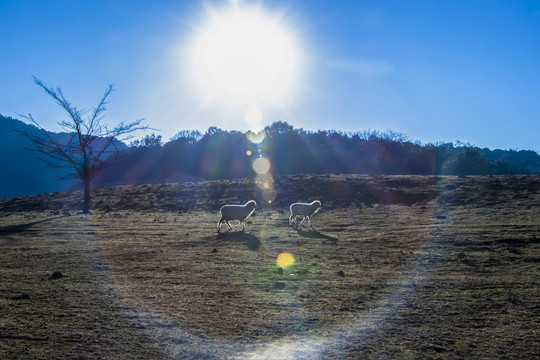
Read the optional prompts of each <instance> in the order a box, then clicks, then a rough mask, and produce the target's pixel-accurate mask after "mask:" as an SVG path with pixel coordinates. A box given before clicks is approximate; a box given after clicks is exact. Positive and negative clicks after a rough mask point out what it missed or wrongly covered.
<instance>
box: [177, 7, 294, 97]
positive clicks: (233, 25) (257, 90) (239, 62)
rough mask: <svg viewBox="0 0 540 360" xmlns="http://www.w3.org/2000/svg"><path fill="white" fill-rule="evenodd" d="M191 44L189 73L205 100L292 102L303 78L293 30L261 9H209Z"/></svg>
mask: <svg viewBox="0 0 540 360" xmlns="http://www.w3.org/2000/svg"><path fill="white" fill-rule="evenodd" d="M206 18H207V19H206V21H204V22H203V24H202V25H201V26H200V27H198V29H197V30H198V31H196V32H195V34H194V37H193V39H192V41H191V45H190V47H189V51H188V54H189V63H188V64H189V74H190V77H191V82H192V83H193V84H194V85H196V88H197V91H198V92H199V94H200V95H201V96H202V97H204V98H205V100H218V101H223V102H225V103H227V104H233V105H234V104H240V105H244V104H246V105H247V106H250V105H256V106H260V105H261V104H274V105H283V104H285V103H287V102H289V101H290V100H291V99H292V97H293V94H294V92H295V90H296V85H297V83H298V80H299V76H300V68H301V67H300V50H299V45H298V40H297V38H296V36H295V32H294V31H292V30H291V29H290V28H289V27H287V25H286V24H285V21H284V19H283V16H282V15H274V16H271V15H270V14H267V13H265V12H264V11H263V10H262V9H261V8H260V7H256V8H242V7H240V6H239V5H235V6H233V7H231V8H230V9H228V10H226V11H217V10H215V9H209V10H208V11H207V12H206Z"/></svg>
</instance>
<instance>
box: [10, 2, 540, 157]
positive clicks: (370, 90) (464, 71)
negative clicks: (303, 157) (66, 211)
mask: <svg viewBox="0 0 540 360" xmlns="http://www.w3.org/2000/svg"><path fill="white" fill-rule="evenodd" d="M0 10H1V11H0V14H1V15H0V16H1V18H2V21H1V22H0V23H1V25H0V29H2V31H0V33H1V34H3V35H0V39H2V44H3V45H4V50H5V53H6V54H7V56H4V57H3V58H2V60H0V67H2V69H4V70H5V76H4V78H5V79H4V81H3V86H2V89H1V90H0V113H1V114H3V115H4V116H8V117H12V118H14V119H18V120H21V121H23V122H25V123H27V122H26V121H24V120H23V119H21V117H20V115H19V114H28V113H31V114H32V115H33V116H34V117H35V119H36V120H37V121H38V122H39V123H40V124H41V125H42V126H43V127H45V128H46V129H47V130H49V131H53V132H58V131H59V128H58V126H57V125H56V123H57V122H59V121H61V120H63V119H64V117H63V114H62V111H61V109H60V108H58V106H57V105H56V104H55V103H54V101H52V99H50V98H49V97H48V96H47V95H46V94H45V93H44V92H43V91H42V89H40V88H38V87H37V86H36V85H35V84H34V83H33V81H32V76H36V77H37V78H39V79H40V80H42V81H43V82H44V83H45V84H47V85H49V86H53V87H60V88H62V90H63V91H64V93H65V95H66V97H67V98H68V99H69V100H70V101H71V102H72V103H73V104H74V105H76V106H79V107H86V108H88V109H91V108H92V107H93V106H95V105H96V102H97V101H98V100H99V99H100V96H101V95H102V94H103V91H104V90H105V88H106V86H107V84H108V83H112V84H115V88H116V91H115V93H114V94H113V95H112V96H111V98H110V99H109V100H110V104H108V110H107V112H106V113H105V121H106V122H111V123H113V124H114V123H116V122H118V121H133V120H136V119H140V118H144V119H145V124H146V125H148V126H150V127H152V128H155V129H159V130H161V131H157V132H156V131H155V130H154V131H152V130H150V131H147V132H145V133H137V134H136V135H135V138H134V139H139V138H141V137H142V136H144V135H149V134H151V133H152V132H155V133H156V135H161V136H162V138H163V140H164V142H166V141H168V140H169V139H170V138H171V137H172V136H174V135H175V134H176V133H178V132H179V131H181V130H199V131H201V133H204V132H205V131H206V129H207V128H209V127H211V126H216V127H218V128H221V129H223V130H226V131H234V130H235V131H241V132H246V131H248V130H254V131H256V130H257V129H258V128H261V127H264V126H267V125H270V124H272V123H274V122H277V121H283V122H287V123H289V124H290V125H292V126H294V128H295V129H300V128H301V129H304V130H306V131H315V132H316V131H318V130H323V131H324V130H326V131H328V130H330V131H331V130H335V131H342V132H345V133H347V132H355V131H363V130H370V129H372V130H376V131H383V132H384V131H387V130H391V131H395V132H397V133H401V134H403V135H405V136H406V137H407V138H409V139H410V141H412V142H414V141H419V142H420V143H421V144H429V143H438V142H442V143H448V142H451V143H454V144H456V143H463V144H471V145H473V146H477V147H480V148H490V149H512V150H533V151H536V152H537V153H538V152H540V147H539V145H538V144H539V142H538V140H537V136H536V134H537V133H539V132H540V121H538V115H537V114H538V113H540V102H538V101H537V99H538V97H539V96H538V95H540V86H539V84H540V61H539V60H540V46H538V45H540V40H539V39H540V36H539V35H540V21H538V20H540V4H538V3H534V2H532V1H520V2H514V1H501V2H497V3H492V2H486V1H473V2H462V1H458V2H456V1H441V2H436V3H434V2H429V1H420V2H415V3H414V4H399V3H382V4H381V3H378V2H374V1H363V2H355V3H352V4H351V3H337V4H330V3H326V2H315V3H314V2H311V1H301V0H297V1H289V2H283V1H258V2H252V1H204V2H203V1H201V2H188V1H182V2H175V1H164V2H160V3H159V4H143V3H139V2H126V1H117V2H114V3H112V2H106V1H98V2H77V3H73V2H68V1H53V2H47V3H36V2H16V1H4V2H2V3H1V4H0ZM229 13H233V14H235V15H234V16H236V17H235V19H239V20H240V21H245V23H246V25H245V26H244V27H239V28H229V27H227V26H228V25H227V24H228V22H229V23H230V22H231V21H230V17H228V16H229V15H228V14H229ZM126 14H129V15H126ZM238 16H240V17H238ZM216 19H217V20H216ZM253 19H255V20H256V21H255V22H253ZM250 22H253V23H250ZM216 24H218V25H219V26H221V27H219V30H220V31H221V32H222V33H225V34H230V36H229V38H231V37H240V38H241V40H242V41H243V42H245V43H249V44H250V46H251V48H255V49H257V53H262V54H264V58H262V59H257V58H255V61H261V63H260V64H255V65H260V66H259V67H257V66H254V67H253V68H250V64H251V63H250V62H245V63H242V62H240V63H239V62H238V59H243V58H246V57H250V56H255V55H256V54H252V53H250V52H246V48H245V47H241V46H240V47H239V46H238V43H231V44H227V47H226V50H227V51H225V53H229V51H228V50H230V49H234V51H233V55H238V57H237V58H233V60H231V61H233V62H235V64H234V67H232V68H231V67H229V68H228V70H229V72H231V69H232V74H227V73H224V72H221V73H220V72H214V73H211V75H212V77H210V78H205V77H206V75H208V69H209V68H210V69H216V68H218V69H219V68H220V66H222V65H223V64H222V63H219V62H211V61H210V62H209V60H208V58H206V59H205V58H201V57H200V56H202V55H200V54H203V55H204V54H207V53H210V54H221V53H223V52H218V53H215V52H212V51H216V50H215V46H216V45H215V44H213V43H212V42H210V45H208V46H214V48H204V47H201V46H200V44H201V43H202V41H201V40H200V39H201V36H202V35H205V34H206V35H208V34H210V35H208V36H209V37H210V38H212V37H215V35H214V34H211V33H208V31H209V29H212V27H215V26H217V25H216ZM224 24H225V25H224ZM261 24H262V25H264V24H268V26H270V29H271V31H269V30H268V28H264V27H262V25H261ZM248 26H251V27H253V29H254V31H253V34H254V35H253V36H255V37H244V36H245V35H244V34H246V33H250V31H249V29H251V28H250V27H248ZM259 26H261V27H259ZM246 29H247V30H246ZM269 33H272V34H274V33H279V34H280V37H279V38H273V37H270V35H268V34H269ZM208 36H207V37H206V38H205V37H202V38H203V39H208V38H209V37H208ZM256 36H259V37H256ZM227 39H228V38H224V39H221V42H223V41H228V40H227ZM274 43H275V44H277V45H276V46H275V47H269V46H261V45H260V44H274ZM284 43H286V44H287V49H288V50H287V51H286V54H289V55H290V54H291V53H294V56H291V57H290V58H288V57H281V58H276V59H275V60H272V56H275V55H276V53H277V52H279V49H281V48H282V47H283V46H282V44H284ZM194 44H195V45H194ZM207 44H208V42H207ZM194 49H197V50H194ZM218 50H220V49H219V48H218ZM221 50H223V49H221ZM193 54H199V55H197V56H199V57H198V58H197V57H196V58H192V55H193ZM216 57H217V56H215V55H212V57H211V58H210V59H213V58H216ZM270 60H272V61H270ZM190 61H191V63H190ZM201 61H202V62H205V61H206V62H208V64H206V63H205V64H206V65H207V66H208V67H207V68H204V69H202V72H201V69H200V68H194V67H193V64H199V63H201ZM277 62H281V64H282V66H281V67H279V68H273V67H272V66H274V65H275V63H277ZM287 62H288V63H287ZM239 65H241V66H239ZM261 69H264V70H268V73H270V74H271V75H272V77H271V78H270V79H269V78H268V77H265V76H263V75H264V72H265V71H261ZM248 70H249V74H250V77H248V78H244V79H240V80H241V81H239V83H240V85H242V86H243V87H239V85H238V84H236V85H234V87H230V86H232V85H231V82H232V81H231V79H232V80H234V79H237V78H238V77H239V76H242V74H243V71H248ZM235 77H236V78H235ZM275 79H279V81H277V82H276V81H275ZM202 80H204V81H206V82H204V81H202ZM216 84H217V86H216ZM213 86H214V87H215V89H213V90H215V91H213V92H211V91H210V90H212V87H213ZM228 86H229V87H228ZM224 89H225V92H224ZM284 94H285V95H286V96H284Z"/></svg>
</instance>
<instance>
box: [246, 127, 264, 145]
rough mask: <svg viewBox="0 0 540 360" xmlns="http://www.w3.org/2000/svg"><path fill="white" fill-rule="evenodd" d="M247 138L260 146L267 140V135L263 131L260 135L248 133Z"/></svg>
mask: <svg viewBox="0 0 540 360" xmlns="http://www.w3.org/2000/svg"><path fill="white" fill-rule="evenodd" d="M246 136H247V138H248V140H249V141H251V142H252V143H253V144H255V145H260V144H261V143H262V142H263V141H264V139H265V138H266V133H265V132H264V130H261V131H259V132H258V133H255V132H253V131H248V132H247V134H246Z"/></svg>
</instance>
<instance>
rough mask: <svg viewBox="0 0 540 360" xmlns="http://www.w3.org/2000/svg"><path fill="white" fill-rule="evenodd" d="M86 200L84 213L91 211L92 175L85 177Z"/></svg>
mask: <svg viewBox="0 0 540 360" xmlns="http://www.w3.org/2000/svg"><path fill="white" fill-rule="evenodd" d="M83 181H84V202H83V213H84V214H88V213H90V177H87V178H84V179H83Z"/></svg>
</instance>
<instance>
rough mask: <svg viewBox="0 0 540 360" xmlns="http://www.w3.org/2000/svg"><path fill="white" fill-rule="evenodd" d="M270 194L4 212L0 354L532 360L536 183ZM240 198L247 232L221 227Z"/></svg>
mask: <svg viewBox="0 0 540 360" xmlns="http://www.w3.org/2000/svg"><path fill="white" fill-rule="evenodd" d="M272 185H273V188H274V190H275V194H274V195H275V198H274V199H273V201H272V203H271V204H270V203H268V202H264V201H263V200H262V199H263V198H264V194H262V193H261V192H260V190H259V189H258V187H257V186H256V184H255V182H254V181H253V180H251V179H246V180H230V181H214V182H200V183H184V184H157V185H137V186H124V187H116V188H100V189H96V190H95V191H94V192H93V204H94V208H95V210H93V212H92V214H90V215H83V214H81V213H80V211H78V210H76V209H77V207H78V206H80V199H81V194H80V193H79V192H73V193H58V194H43V195H39V196H34V197H27V198H21V199H8V200H0V264H1V265H0V280H1V281H0V358H2V359H4V358H5V359H11V358H44V359H53V358H79V359H85V358H104V359H105V358H109V359H117V358H141V359H154V358H156V359H157V358H159V359H161V358H163V359H166V358H194V359H195V358H239V359H265V358H268V359H287V358H290V359H317V358H321V359H343V358H377V359H380V358H383V359H386V358H396V359H398V358H399V359H418V358H433V359H455V358H486V359H487V358H489V359H492V358H508V359H524V358H535V357H537V356H538V354H540V337H539V334H538V332H539V331H540V327H539V322H540V176H535V175H531V176H486V177H475V176H470V177H432V176H378V177H373V176H362V175H350V176H344V175H320V176H307V175H306V176H288V177H280V178H276V179H275V182H274V183H273V184H272ZM251 198H253V199H257V201H258V203H259V208H258V209H257V210H256V212H255V213H254V215H252V217H250V218H249V219H248V222H247V229H246V230H245V231H244V232H242V231H239V230H236V229H235V230H231V231H229V230H226V229H225V228H226V226H225V227H223V228H222V231H220V232H217V231H216V225H217V220H218V219H219V214H218V210H219V207H220V206H221V205H223V204H225V203H243V202H245V201H246V200H248V199H251ZM314 199H319V200H321V202H322V204H323V208H322V210H321V211H320V212H319V213H317V214H316V215H314V216H313V219H312V222H313V228H309V227H307V226H303V225H302V226H300V227H290V226H289V225H288V205H289V204H290V203H291V202H293V201H311V200H314ZM282 252H289V253H291V254H292V255H293V256H294V258H295V263H294V264H293V265H292V266H290V267H288V268H283V269H281V268H278V267H277V265H276V258H277V256H278V255H279V254H280V253H282ZM55 272H61V274H59V273H55Z"/></svg>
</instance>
